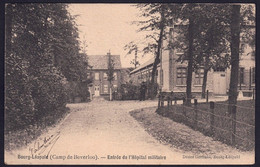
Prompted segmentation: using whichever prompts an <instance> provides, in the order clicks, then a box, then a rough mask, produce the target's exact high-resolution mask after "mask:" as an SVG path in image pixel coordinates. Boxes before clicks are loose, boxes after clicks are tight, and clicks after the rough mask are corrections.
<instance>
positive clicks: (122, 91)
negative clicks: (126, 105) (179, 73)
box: [114, 83, 140, 100]
mask: <svg viewBox="0 0 260 167" xmlns="http://www.w3.org/2000/svg"><path fill="white" fill-rule="evenodd" d="M114 96H115V100H138V99H139V97H140V86H136V85H133V84H131V83H126V84H122V85H121V86H120V88H119V89H118V91H117V92H115V93H114Z"/></svg>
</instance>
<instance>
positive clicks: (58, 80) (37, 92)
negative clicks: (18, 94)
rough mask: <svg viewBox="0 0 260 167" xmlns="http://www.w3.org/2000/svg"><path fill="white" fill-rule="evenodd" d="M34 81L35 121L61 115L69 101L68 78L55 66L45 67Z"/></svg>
mask: <svg viewBox="0 0 260 167" xmlns="http://www.w3.org/2000/svg"><path fill="white" fill-rule="evenodd" d="M38 75H39V76H37V77H36V79H35V80H33V81H32V83H33V84H32V85H33V88H32V97H33V100H34V102H35V108H36V111H35V115H34V118H35V121H37V122H38V121H39V120H40V119H42V118H43V117H47V116H54V115H55V114H58V115H60V113H59V112H63V111H64V110H65V105H66V102H67V99H68V98H67V93H66V87H65V85H66V83H67V82H66V79H65V78H64V76H63V75H62V74H61V73H60V72H59V71H57V70H56V68H55V67H50V66H47V67H44V68H42V69H41V70H39V73H38Z"/></svg>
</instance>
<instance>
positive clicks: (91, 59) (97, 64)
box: [87, 53, 121, 96]
mask: <svg viewBox="0 0 260 167" xmlns="http://www.w3.org/2000/svg"><path fill="white" fill-rule="evenodd" d="M108 54H110V53H108ZM108 54H107V55H88V56H87V59H88V63H89V65H90V66H91V67H92V70H91V73H90V76H91V77H92V78H93V83H92V84H90V85H89V90H90V93H91V94H92V95H94V96H100V95H109V93H110V89H109V88H110V85H109V81H108V80H107V78H108V76H107V71H108V58H109V55H108ZM111 59H112V61H113V63H114V80H113V81H112V85H113V89H117V88H119V87H120V85H121V60H120V55H111Z"/></svg>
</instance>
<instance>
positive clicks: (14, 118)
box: [5, 59, 35, 131]
mask: <svg viewBox="0 0 260 167" xmlns="http://www.w3.org/2000/svg"><path fill="white" fill-rule="evenodd" d="M6 61H8V59H7V60H6ZM5 80H6V83H5V130H6V131H11V130H13V131H14V130H18V129H23V128H24V127H26V126H27V125H30V124H32V120H33V114H34V112H35V107H34V101H33V98H32V95H31V89H30V83H29V77H28V74H27V72H26V70H25V69H24V68H23V69H19V68H15V66H12V65H11V64H10V65H7V66H6V77H5Z"/></svg>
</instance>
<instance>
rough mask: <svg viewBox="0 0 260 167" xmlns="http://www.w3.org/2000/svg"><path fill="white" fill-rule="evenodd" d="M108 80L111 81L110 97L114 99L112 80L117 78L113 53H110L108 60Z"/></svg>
mask: <svg viewBox="0 0 260 167" xmlns="http://www.w3.org/2000/svg"><path fill="white" fill-rule="evenodd" d="M107 64H108V65H107V68H108V69H107V80H108V81H109V99H110V100H112V81H113V80H114V79H115V76H114V72H115V68H114V67H115V63H114V61H113V59H112V58H111V53H110V51H109V53H108V62H107Z"/></svg>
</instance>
